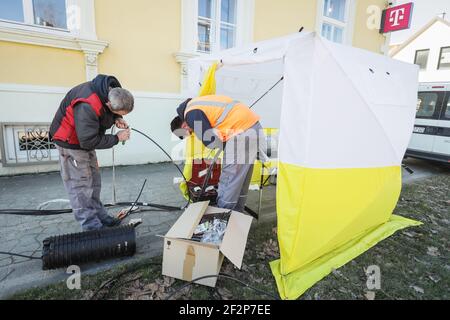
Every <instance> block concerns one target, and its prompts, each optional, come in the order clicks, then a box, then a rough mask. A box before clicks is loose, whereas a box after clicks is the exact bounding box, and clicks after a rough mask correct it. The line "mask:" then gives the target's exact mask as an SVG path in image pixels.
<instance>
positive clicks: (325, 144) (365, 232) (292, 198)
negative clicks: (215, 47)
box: [188, 33, 418, 299]
mask: <svg viewBox="0 0 450 320" xmlns="http://www.w3.org/2000/svg"><path fill="white" fill-rule="evenodd" d="M218 61H219V62H221V67H220V68H219V69H218V71H217V72H216V83H217V85H216V94H220V95H227V96H230V97H232V98H233V99H236V100H240V101H242V102H244V103H247V104H248V105H250V104H252V103H253V102H254V101H255V100H257V99H258V98H259V97H260V96H261V95H263V94H264V93H266V92H267V90H268V89H269V88H271V87H272V86H274V85H275V84H276V83H277V82H278V81H279V80H280V79H281V77H284V78H283V80H282V81H280V82H279V83H278V84H277V85H276V86H275V87H274V88H273V89H272V90H271V91H270V92H269V93H267V94H266V95H265V96H264V97H263V98H262V99H261V100H260V101H259V102H258V103H257V104H255V106H254V107H253V110H254V111H255V112H256V113H258V114H259V115H261V124H262V126H263V127H265V128H280V135H279V150H278V157H279V163H278V168H279V169H278V182H277V217H278V221H277V222H278V241H279V246H280V255H281V257H280V258H281V259H280V260H277V261H274V262H272V263H271V267H272V271H273V274H274V276H275V278H276V280H277V285H278V289H279V292H280V295H281V296H282V298H287V299H293V298H297V297H298V296H299V295H301V294H302V293H303V292H304V291H305V290H306V289H308V288H309V287H310V286H311V285H313V284H314V283H315V282H317V281H318V280H320V279H321V278H322V277H324V276H325V275H327V274H328V273H329V272H330V271H331V270H332V269H333V268H337V267H340V266H342V265H343V264H345V263H346V262H348V261H349V260H351V259H353V258H354V257H356V256H357V255H359V254H361V253H362V252H364V251H366V250H367V249H368V248H370V247H371V246H373V245H374V244H376V243H377V242H378V241H380V240H382V239H384V238H385V237H387V236H389V235H391V234H392V233H393V232H395V231H396V230H398V229H400V228H404V227H407V226H410V225H416V224H417V222H414V221H412V220H408V219H405V218H402V217H398V216H395V215H392V211H393V209H394V208H395V206H396V203H397V200H398V196H399V193H400V189H401V162H402V158H403V155H404V153H405V150H406V147H407V145H408V142H409V139H410V137H411V133H412V129H413V123H414V117H415V110H416V103H417V89H418V82H417V79H418V67H417V66H415V65H412V64H407V63H404V62H400V61H396V60H393V59H391V58H389V57H386V56H383V55H380V54H375V53H373V52H369V51H365V50H361V49H357V48H353V47H350V46H345V45H341V44H336V43H333V42H330V41H328V40H325V39H323V38H321V37H320V36H318V35H316V34H315V33H298V34H293V35H289V36H286V37H282V38H278V39H273V40H267V41H263V42H259V43H255V44H251V45H249V46H246V47H244V48H235V49H230V50H226V51H223V52H221V53H219V54H217V55H214V56H206V57H200V58H196V59H192V60H190V61H189V64H188V73H189V81H188V82H189V84H190V93H191V95H192V96H195V95H196V94H198V90H199V88H200V85H201V84H202V81H203V78H204V75H205V72H206V71H207V70H208V68H209V67H210V66H211V65H212V64H213V63H214V62H218Z"/></svg>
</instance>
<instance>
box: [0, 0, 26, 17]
mask: <svg viewBox="0 0 450 320" xmlns="http://www.w3.org/2000/svg"><path fill="white" fill-rule="evenodd" d="M0 19H4V20H10V21H17V22H24V18H23V3H22V0H0Z"/></svg>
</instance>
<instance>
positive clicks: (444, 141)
mask: <svg viewBox="0 0 450 320" xmlns="http://www.w3.org/2000/svg"><path fill="white" fill-rule="evenodd" d="M406 156H409V157H413V158H422V159H429V160H437V161H443V162H447V163H450V82H445V83H421V84H420V85H419V93H418V101H417V113H416V122H415V124H414V131H413V135H412V137H411V141H410V143H409V146H408V150H407V151H406Z"/></svg>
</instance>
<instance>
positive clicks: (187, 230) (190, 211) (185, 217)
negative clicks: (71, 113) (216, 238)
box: [166, 201, 209, 239]
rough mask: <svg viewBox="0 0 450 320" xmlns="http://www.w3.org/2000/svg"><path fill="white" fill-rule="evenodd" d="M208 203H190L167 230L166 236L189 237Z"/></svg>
mask: <svg viewBox="0 0 450 320" xmlns="http://www.w3.org/2000/svg"><path fill="white" fill-rule="evenodd" d="M208 204H209V201H202V202H196V203H191V204H190V205H189V207H187V208H186V210H185V211H184V212H183V214H182V215H181V216H180V217H179V218H178V220H177V221H176V222H175V224H174V225H173V226H172V228H170V230H169V231H168V232H167V234H166V237H170V238H184V239H190V238H191V237H192V235H193V234H194V231H195V228H197V225H198V224H199V222H200V220H201V218H202V216H203V214H204V213H205V211H206V209H207V208H208Z"/></svg>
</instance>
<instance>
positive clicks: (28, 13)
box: [0, 0, 73, 35]
mask: <svg viewBox="0 0 450 320" xmlns="http://www.w3.org/2000/svg"><path fill="white" fill-rule="evenodd" d="M72 2H73V1H72ZM64 4H65V7H66V28H60V27H48V26H43V25H40V24H36V23H35V19H34V7H33V0H22V7H23V20H24V21H23V22H21V21H14V20H7V19H0V26H4V27H11V28H17V29H22V30H29V31H39V32H44V33H50V34H56V35H58V34H59V35H67V34H70V33H71V30H70V29H69V27H68V20H69V19H68V18H69V5H70V4H71V1H70V0H64Z"/></svg>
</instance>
